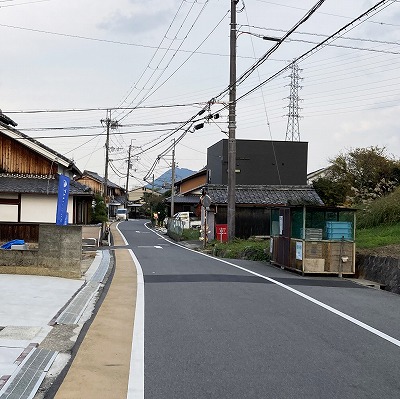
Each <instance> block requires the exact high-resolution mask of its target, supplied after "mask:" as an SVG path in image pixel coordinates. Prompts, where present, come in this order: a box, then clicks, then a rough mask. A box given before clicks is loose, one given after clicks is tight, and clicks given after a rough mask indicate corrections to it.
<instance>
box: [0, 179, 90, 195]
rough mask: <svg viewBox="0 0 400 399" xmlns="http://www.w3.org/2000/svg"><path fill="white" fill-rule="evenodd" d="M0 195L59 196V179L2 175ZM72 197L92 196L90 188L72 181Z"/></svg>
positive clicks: (70, 191)
mask: <svg viewBox="0 0 400 399" xmlns="http://www.w3.org/2000/svg"><path fill="white" fill-rule="evenodd" d="M0 193H21V194H28V193H29V194H57V193H58V177H56V178H50V179H48V178H47V176H29V177H27V176H21V177H18V176H14V175H0ZM69 193H70V195H92V191H91V189H90V188H89V187H87V186H84V185H83V184H80V183H78V182H76V181H74V180H72V179H71V180H70V186H69Z"/></svg>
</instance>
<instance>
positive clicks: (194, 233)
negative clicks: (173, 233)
mask: <svg viewBox="0 0 400 399" xmlns="http://www.w3.org/2000/svg"><path fill="white" fill-rule="evenodd" d="M199 238H200V229H183V233H182V238H181V239H182V240H184V241H190V240H198V239H199Z"/></svg>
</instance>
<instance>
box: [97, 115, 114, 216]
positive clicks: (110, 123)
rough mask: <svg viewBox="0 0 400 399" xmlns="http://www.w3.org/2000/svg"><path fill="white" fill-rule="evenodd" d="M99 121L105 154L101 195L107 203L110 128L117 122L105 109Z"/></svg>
mask: <svg viewBox="0 0 400 399" xmlns="http://www.w3.org/2000/svg"><path fill="white" fill-rule="evenodd" d="M100 122H101V123H102V124H104V125H105V126H106V133H107V136H106V156H105V161H106V163H105V167H104V189H103V197H104V203H105V204H106V205H107V189H108V163H109V152H110V129H117V128H118V122H117V121H114V120H112V119H111V110H110V109H108V110H107V117H106V119H101V120H100ZM107 213H108V207H107Z"/></svg>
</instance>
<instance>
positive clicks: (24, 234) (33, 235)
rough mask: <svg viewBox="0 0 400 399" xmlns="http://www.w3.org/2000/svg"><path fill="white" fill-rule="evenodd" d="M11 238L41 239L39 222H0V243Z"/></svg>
mask: <svg viewBox="0 0 400 399" xmlns="http://www.w3.org/2000/svg"><path fill="white" fill-rule="evenodd" d="M11 240H25V242H29V243H37V242H38V241H39V223H0V243H5V242H8V241H11Z"/></svg>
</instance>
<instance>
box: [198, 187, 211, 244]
mask: <svg viewBox="0 0 400 399" xmlns="http://www.w3.org/2000/svg"><path fill="white" fill-rule="evenodd" d="M200 202H201V205H202V207H203V208H204V237H203V238H204V243H203V247H204V248H205V247H206V245H207V228H208V227H207V211H208V210H209V209H210V205H211V198H210V196H209V195H208V194H206V192H205V189H203V192H202V195H201V197H200Z"/></svg>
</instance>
